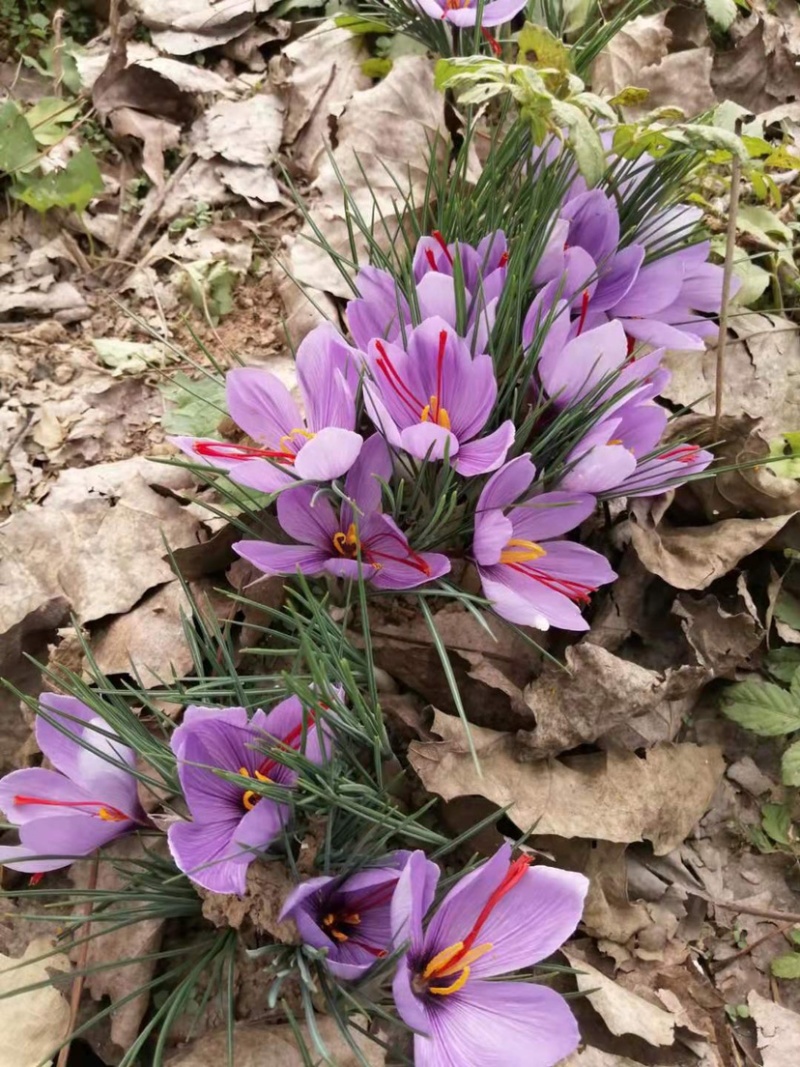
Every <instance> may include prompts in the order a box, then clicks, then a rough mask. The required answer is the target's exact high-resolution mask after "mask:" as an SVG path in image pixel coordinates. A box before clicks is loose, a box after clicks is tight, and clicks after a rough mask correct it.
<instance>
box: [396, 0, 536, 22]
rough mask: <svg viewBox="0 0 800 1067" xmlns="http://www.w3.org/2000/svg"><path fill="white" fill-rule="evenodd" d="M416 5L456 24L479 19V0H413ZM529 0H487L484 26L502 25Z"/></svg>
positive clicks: (483, 19) (425, 11)
mask: <svg viewBox="0 0 800 1067" xmlns="http://www.w3.org/2000/svg"><path fill="white" fill-rule="evenodd" d="M412 3H413V4H414V6H415V7H418V8H419V9H420V11H423V12H424V13H425V14H426V15H430V17H431V18H434V19H445V20H446V21H447V22H451V23H452V24H453V25H454V26H474V25H475V23H476V22H477V21H478V10H479V8H480V3H479V0H412ZM526 3H527V0H486V3H484V5H483V14H482V16H481V22H480V24H481V25H482V26H500V25H501V24H502V23H504V22H510V21H511V19H513V17H514V16H515V15H517V14H519V12H520V11H522V9H523V8H524V7H525V4H526Z"/></svg>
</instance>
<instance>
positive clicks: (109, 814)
mask: <svg viewBox="0 0 800 1067" xmlns="http://www.w3.org/2000/svg"><path fill="white" fill-rule="evenodd" d="M14 803H15V804H19V805H20V807H23V806H25V805H27V804H41V805H42V806H43V807H47V808H73V809H74V810H75V811H80V813H81V814H82V815H90V816H91V817H92V818H94V819H102V820H103V822H131V821H132V820H131V817H130V815H125V814H124V813H123V812H121V811H120V810H119V809H118V808H112V807H111V805H110V804H104V803H103V801H101V800H48V799H45V798H44V797H19V796H18V797H14ZM86 808H90V809H91V808H94V809H95V810H94V811H91V810H90V811H86V810H83V809H86Z"/></svg>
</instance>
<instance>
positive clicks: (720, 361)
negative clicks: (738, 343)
mask: <svg viewBox="0 0 800 1067" xmlns="http://www.w3.org/2000/svg"><path fill="white" fill-rule="evenodd" d="M735 132H736V136H737V137H738V136H739V134H740V133H741V132H742V120H741V119H740V118H739V119H737V120H736V127H735ZM741 188H742V161H741V160H740V159H739V156H738V155H736V154H734V157H733V161H732V163H731V202H730V206H729V208H728V236H727V241H726V243H725V267H724V271H723V275H722V306H721V308H720V312H719V341H718V342H717V366H716V374H715V390H714V434H715V435H716V433H717V431H718V430H719V421H720V419H721V418H722V390H723V387H724V385H725V347H726V345H727V344H728V304H729V303H730V299H731V279H732V277H733V257H734V254H735V253H736V220H737V218H738V215H739V194H740V193H741Z"/></svg>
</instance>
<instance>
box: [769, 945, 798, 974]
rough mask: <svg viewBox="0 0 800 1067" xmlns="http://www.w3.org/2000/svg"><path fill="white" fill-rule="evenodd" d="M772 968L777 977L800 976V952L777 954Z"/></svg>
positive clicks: (771, 965)
mask: <svg viewBox="0 0 800 1067" xmlns="http://www.w3.org/2000/svg"><path fill="white" fill-rule="evenodd" d="M770 970H771V971H772V973H773V974H774V975H775V977H776V978H788V979H791V978H800V952H787V953H786V955H785V956H776V957H775V959H774V960H773V961H772V963H771V964H770Z"/></svg>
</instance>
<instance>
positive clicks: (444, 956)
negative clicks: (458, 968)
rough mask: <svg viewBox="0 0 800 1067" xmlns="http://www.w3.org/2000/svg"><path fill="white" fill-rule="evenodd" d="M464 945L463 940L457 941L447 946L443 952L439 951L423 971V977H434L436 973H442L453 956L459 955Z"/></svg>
mask: <svg viewBox="0 0 800 1067" xmlns="http://www.w3.org/2000/svg"><path fill="white" fill-rule="evenodd" d="M463 947H464V942H463V941H456V943H455V944H454V945H448V946H447V948H443V949H442V951H441V952H437V953H436V955H435V956H434V957H433V959H432V960H431V961H430V962H429V963H428V966H427V967H426V968H425V970H424V971H423V972H422V977H423V978H432V977H433V976H434V975H437V974H441V973H442V971H443V970H444V969H445V967H447V966H448V964H449V963H450V961H451V960H452V959H453V957H454V956H457V955H458V954H459V952H460V951H461V950H462V948H463Z"/></svg>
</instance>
